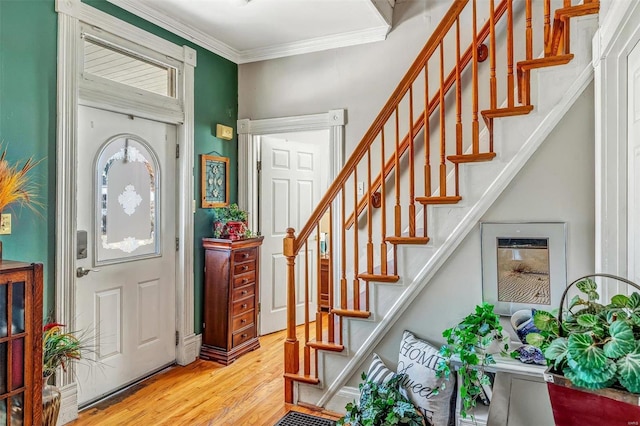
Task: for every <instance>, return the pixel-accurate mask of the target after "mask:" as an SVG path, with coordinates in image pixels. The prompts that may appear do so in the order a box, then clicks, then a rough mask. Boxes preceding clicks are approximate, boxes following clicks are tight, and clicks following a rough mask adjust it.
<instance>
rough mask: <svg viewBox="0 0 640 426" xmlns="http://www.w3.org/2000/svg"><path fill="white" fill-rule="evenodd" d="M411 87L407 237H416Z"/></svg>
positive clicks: (410, 89) (411, 89) (410, 100)
mask: <svg viewBox="0 0 640 426" xmlns="http://www.w3.org/2000/svg"><path fill="white" fill-rule="evenodd" d="M413 138H414V135H413V86H409V236H410V237H415V236H416V204H415V198H416V191H415V179H414V174H415V173H414V171H415V166H414V157H413V156H414V152H415V151H414V147H413Z"/></svg>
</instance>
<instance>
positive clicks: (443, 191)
mask: <svg viewBox="0 0 640 426" xmlns="http://www.w3.org/2000/svg"><path fill="white" fill-rule="evenodd" d="M443 88H444V45H443V42H442V41H440V91H439V92H438V93H439V94H440V196H441V197H446V196H447V164H446V156H447V151H446V139H445V110H446V108H445V105H444V90H443Z"/></svg>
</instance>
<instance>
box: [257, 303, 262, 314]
mask: <svg viewBox="0 0 640 426" xmlns="http://www.w3.org/2000/svg"><path fill="white" fill-rule="evenodd" d="M260 311H262V303H260V302H258V313H260Z"/></svg>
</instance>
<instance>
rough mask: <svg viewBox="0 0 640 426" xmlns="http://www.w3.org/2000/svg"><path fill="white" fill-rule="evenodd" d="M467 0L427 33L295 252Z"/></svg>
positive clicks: (297, 241) (302, 233)
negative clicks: (425, 39)
mask: <svg viewBox="0 0 640 426" xmlns="http://www.w3.org/2000/svg"><path fill="white" fill-rule="evenodd" d="M468 2H469V0H454V2H453V4H452V5H451V7H450V8H449V10H448V11H447V13H446V14H445V16H444V18H442V21H440V23H439V24H438V26H437V27H436V29H435V30H434V31H433V34H431V37H429V40H428V41H427V43H426V44H425V46H424V47H423V48H422V50H421V51H420V53H419V54H418V56H417V57H416V59H415V60H414V61H413V64H412V65H411V67H410V68H409V71H407V73H406V74H405V76H404V77H403V78H402V80H400V83H399V84H398V86H397V87H396V89H395V90H394V91H393V93H392V94H391V96H390V97H389V100H388V101H387V103H386V104H385V105H384V107H383V108H382V110H381V111H380V113H379V114H378V116H377V117H376V118H375V120H373V123H372V124H371V126H370V127H369V130H367V132H366V133H365V134H364V136H363V137H362V140H361V141H360V143H359V144H358V146H357V147H356V148H355V149H354V150H353V153H352V154H351V156H350V157H349V159H348V160H347V162H346V163H345V165H344V167H343V168H342V170H341V171H340V173H338V176H336V179H335V180H334V181H333V183H332V184H331V186H329V189H327V192H326V193H325V194H324V196H323V197H322V199H321V200H320V202H319V203H318V205H317V206H316V208H315V209H314V210H313V213H311V215H310V216H309V219H308V220H307V223H306V224H305V225H304V226H303V227H302V229H301V230H300V231H299V232H298V236H297V237H296V239H295V243H294V247H293V249H294V253H295V254H297V253H298V252H299V251H300V248H301V246H302V243H301V242H302V241H305V240H306V239H307V238H309V236H310V235H311V231H312V230H313V228H314V226H315V223H316V222H318V221H319V220H320V219H321V218H322V216H323V215H324V214H325V212H326V211H327V209H328V208H329V204H331V202H333V200H334V198H335V197H336V196H337V195H338V192H339V191H340V189H341V188H342V184H344V183H345V182H346V181H347V178H348V177H349V176H350V175H351V173H352V172H353V170H354V169H355V168H356V166H357V165H358V163H359V162H360V160H361V159H362V158H363V157H364V155H365V154H366V153H367V149H368V148H369V145H371V143H372V142H373V141H374V140H375V138H376V136H377V135H378V133H380V130H381V129H382V127H383V126H384V124H385V123H386V122H387V120H388V119H389V117H391V114H393V113H394V112H395V109H396V107H397V106H398V104H400V102H401V101H402V98H403V97H404V95H405V93H406V92H407V90H409V87H410V86H411V85H412V84H413V82H414V81H415V80H416V78H417V77H418V75H420V73H421V72H422V69H423V68H424V66H425V64H426V63H427V60H429V58H430V57H431V55H433V53H434V52H435V50H436V48H438V46H439V45H440V41H441V40H442V39H443V38H444V37H445V35H446V34H447V33H448V32H449V29H450V28H451V27H452V26H453V24H454V23H455V21H456V19H457V18H458V15H459V14H460V12H461V11H462V10H463V9H464V7H465V6H466V5H467V3H468Z"/></svg>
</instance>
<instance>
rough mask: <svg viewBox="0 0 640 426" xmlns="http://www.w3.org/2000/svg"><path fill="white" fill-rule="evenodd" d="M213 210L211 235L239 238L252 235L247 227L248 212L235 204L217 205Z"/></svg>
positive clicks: (231, 238)
mask: <svg viewBox="0 0 640 426" xmlns="http://www.w3.org/2000/svg"><path fill="white" fill-rule="evenodd" d="M212 212H213V237H214V238H225V239H229V240H239V239H242V238H247V237H250V236H252V235H253V233H252V232H251V231H249V229H248V228H247V218H248V214H247V212H246V211H244V210H241V209H240V208H239V207H238V205H237V204H235V203H232V204H230V205H228V206H226V207H217V208H214V209H212Z"/></svg>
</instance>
